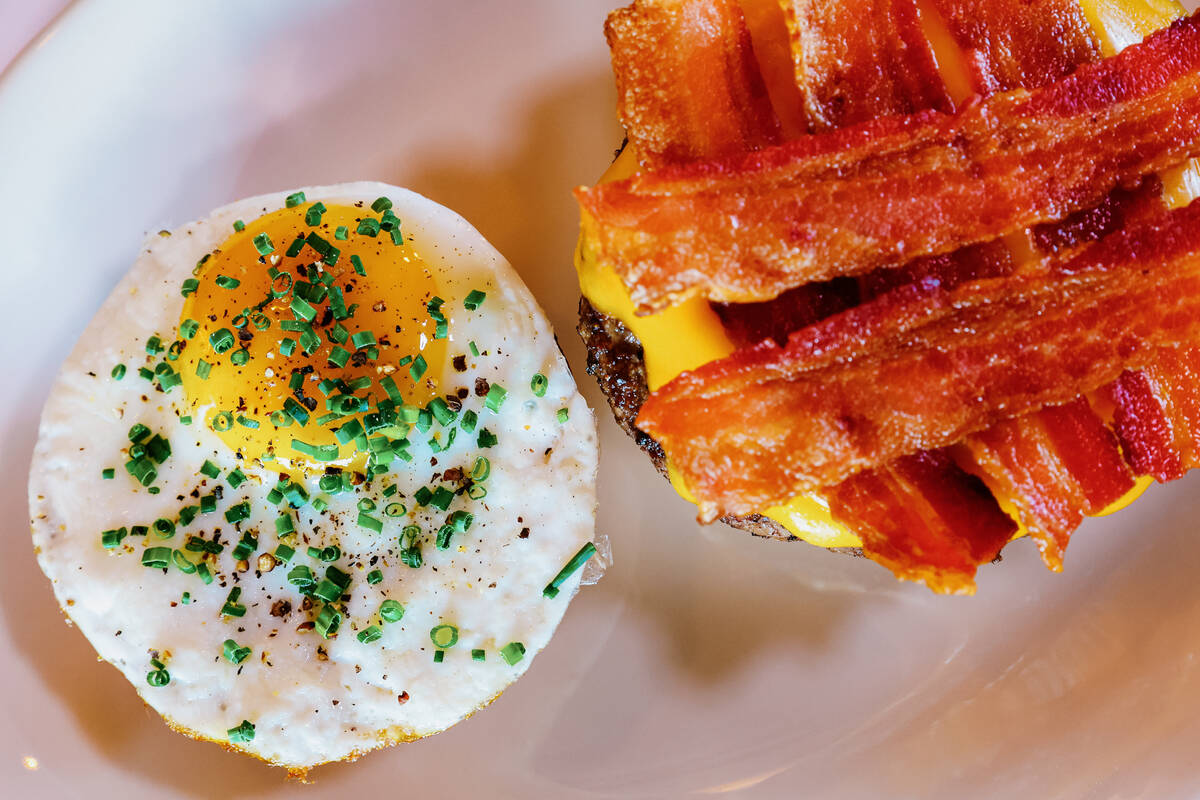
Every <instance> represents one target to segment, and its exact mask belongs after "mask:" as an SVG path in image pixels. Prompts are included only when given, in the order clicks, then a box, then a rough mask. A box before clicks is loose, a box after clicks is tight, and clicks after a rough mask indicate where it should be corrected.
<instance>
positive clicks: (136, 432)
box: [129, 422, 150, 442]
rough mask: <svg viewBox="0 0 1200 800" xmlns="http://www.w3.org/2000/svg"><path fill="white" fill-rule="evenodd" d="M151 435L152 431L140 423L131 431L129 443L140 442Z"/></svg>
mask: <svg viewBox="0 0 1200 800" xmlns="http://www.w3.org/2000/svg"><path fill="white" fill-rule="evenodd" d="M149 435H150V429H149V428H147V427H146V426H145V425H143V424H142V423H140V422H138V423H136V424H134V426H133V427H131V428H130V429H129V441H131V442H140V441H142V440H143V439H145V438H146V437H147V436H149Z"/></svg>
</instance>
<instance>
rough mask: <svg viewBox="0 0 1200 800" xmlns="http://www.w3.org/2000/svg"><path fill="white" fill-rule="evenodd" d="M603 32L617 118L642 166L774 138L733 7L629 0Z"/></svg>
mask: <svg viewBox="0 0 1200 800" xmlns="http://www.w3.org/2000/svg"><path fill="white" fill-rule="evenodd" d="M605 31H606V34H607V36H608V44H609V47H610V48H611V50H612V60H613V71H614V72H615V73H616V78H617V96H618V113H619V116H620V118H621V122H622V124H624V126H625V131H626V133H627V135H628V136H629V141H630V142H631V143H632V144H633V146H634V147H635V148H636V149H637V153H638V155H639V156H640V157H641V159H642V162H643V164H644V165H646V166H649V167H653V166H658V165H662V164H669V163H675V162H680V161H691V160H694V159H698V158H705V159H708V158H722V157H725V156H733V155H737V154H740V153H744V152H746V151H748V150H757V149H759V148H761V147H765V146H767V145H771V144H775V143H777V142H779V141H780V140H781V139H780V126H779V120H778V118H777V117H776V116H775V112H774V111H773V110H772V108H771V102H770V97H769V96H768V95H767V90H766V86H765V85H764V84H763V79H762V75H761V73H760V71H759V67H758V63H757V62H756V61H755V57H754V50H753V48H752V46H751V39H750V32H749V30H748V29H747V27H746V22H745V19H744V18H743V16H742V12H741V9H740V8H739V7H738V4H737V2H735V0H637V2H635V3H633V4H632V5H630V6H628V7H626V8H622V9H620V10H618V11H615V12H613V13H612V14H611V15H610V16H609V18H608V23H607V25H606V27H605Z"/></svg>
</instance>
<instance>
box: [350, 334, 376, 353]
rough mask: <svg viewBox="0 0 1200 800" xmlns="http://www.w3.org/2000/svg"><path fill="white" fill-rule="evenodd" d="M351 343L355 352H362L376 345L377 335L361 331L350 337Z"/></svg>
mask: <svg viewBox="0 0 1200 800" xmlns="http://www.w3.org/2000/svg"><path fill="white" fill-rule="evenodd" d="M350 343H351V344H352V345H354V349H355V350H362V349H364V348H367V347H371V346H372V345H374V344H375V334H374V333H372V332H371V331H359V332H358V333H356V334H354V335H353V336H351V337H350Z"/></svg>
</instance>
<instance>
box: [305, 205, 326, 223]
mask: <svg viewBox="0 0 1200 800" xmlns="http://www.w3.org/2000/svg"><path fill="white" fill-rule="evenodd" d="M327 210H328V209H326V208H325V204H324V203H322V202H320V201H317V202H316V203H313V204H312V205H311V206H309V207H308V211H306V212H305V213H304V223H305V224H306V225H308V226H309V227H313V228H315V227H317V226H318V225H320V224H321V217H322V216H324V214H325V212H326V211H327Z"/></svg>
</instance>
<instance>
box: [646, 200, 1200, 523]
mask: <svg viewBox="0 0 1200 800" xmlns="http://www.w3.org/2000/svg"><path fill="white" fill-rule="evenodd" d="M918 299H919V298H918ZM893 303H894V301H893V299H892V296H891V295H889V296H888V297H887V298H884V300H883V301H881V303H880V304H878V305H876V306H875V307H874V308H876V310H878V308H879V306H885V307H886V306H888V305H891V304H893ZM864 309H866V310H865V311H860V310H858V309H856V310H855V311H856V312H858V313H860V314H865V313H868V312H870V311H871V308H869V307H864ZM878 316H879V317H880V319H881V320H882V322H880V323H879V324H878V325H877V327H876V329H875V330H872V329H871V328H870V327H869V326H864V325H861V324H855V325H851V326H848V327H847V330H846V331H845V332H843V333H839V332H838V331H837V329H836V324H837V319H836V318H834V320H831V321H828V322H827V323H826V324H825V325H824V326H821V327H824V328H825V329H827V330H829V331H831V333H830V335H828V336H826V337H825V338H824V339H822V338H821V337H820V336H818V337H816V339H817V341H816V343H815V345H814V343H813V341H812V340H813V334H811V333H808V332H801V334H803V335H801V336H797V337H794V338H793V340H792V341H791V342H790V343H789V345H788V347H786V348H779V347H777V346H775V345H773V344H771V343H764V344H763V345H760V346H758V347H756V348H753V349H750V350H743V351H740V352H738V353H736V354H734V355H733V356H731V357H729V358H726V359H724V360H722V361H718V362H714V363H712V364H708V365H706V366H704V367H702V368H700V369H699V370H696V371H695V372H692V373H687V374H685V375H682V376H680V377H679V378H677V379H676V380H674V381H672V382H671V383H670V384H668V385H667V386H665V387H663V389H661V390H659V391H658V392H656V393H655V394H654V395H652V396H651V397H650V399H649V400H648V401H647V403H646V404H645V405H644V406H643V408H642V411H641V415H640V416H639V418H638V427H640V428H641V429H643V430H645V431H646V432H647V433H649V434H650V435H651V436H653V437H654V438H655V439H657V440H658V441H659V442H660V443H662V445H663V447H664V448H665V449H666V450H667V452H669V453H671V457H672V461H673V463H674V465H675V466H676V467H677V468H678V469H679V470H680V472H681V474H682V475H683V477H684V478H685V480H686V482H687V484H688V486H689V487H690V488H691V490H692V492H693V493H694V494H695V495H696V496H697V498H698V500H699V505H700V516H701V519H703V520H706V521H708V520H712V519H714V518H716V517H718V516H721V515H722V514H726V513H735V514H737V513H746V512H748V511H751V510H753V509H755V508H761V507H765V506H770V505H774V504H777V503H780V502H782V501H784V500H786V499H787V498H789V497H793V496H795V495H796V494H800V493H802V492H808V491H812V490H814V489H818V488H821V487H825V486H831V485H834V484H836V483H839V482H840V481H842V480H845V479H846V478H848V477H849V476H851V475H854V474H855V473H857V472H860V471H862V470H865V469H871V468H874V467H878V466H879V465H881V464H886V463H888V462H889V461H891V460H892V459H895V458H898V457H900V456H903V455H906V454H910V453H914V452H917V451H918V450H921V449H931V448H938V447H944V446H948V445H950V444H953V443H955V442H957V441H959V440H961V439H962V438H963V437H964V436H966V435H969V434H971V433H975V432H977V431H980V430H983V429H986V428H987V427H989V426H991V425H993V424H995V423H996V422H999V421H1000V420H1002V419H1007V418H1012V417H1015V416H1020V415H1022V414H1027V413H1031V412H1034V411H1037V410H1039V409H1041V408H1044V407H1045V406H1048V405H1055V404H1060V403H1066V402H1069V401H1070V400H1072V399H1074V398H1075V397H1077V396H1078V395H1079V394H1081V393H1084V392H1088V391H1091V390H1093V389H1096V388H1099V387H1101V386H1103V385H1105V384H1107V383H1108V382H1110V381H1112V380H1114V379H1116V378H1117V377H1118V376H1119V375H1120V374H1121V372H1122V370H1123V369H1125V368H1126V367H1139V366H1141V365H1142V363H1144V362H1145V360H1146V359H1148V358H1149V355H1148V354H1150V353H1152V351H1153V349H1154V348H1156V347H1160V346H1169V345H1172V344H1173V343H1175V342H1179V341H1186V340H1188V339H1189V338H1190V337H1193V336H1196V335H1198V334H1200V203H1196V204H1193V205H1191V206H1188V207H1186V208H1183V209H1179V210H1177V211H1173V212H1166V211H1163V212H1162V213H1160V215H1159V216H1158V217H1157V218H1156V219H1155V220H1154V221H1153V222H1147V223H1145V224H1142V225H1139V226H1136V227H1134V228H1131V229H1128V230H1125V231H1122V232H1120V233H1118V234H1116V235H1114V236H1111V237H1109V238H1107V239H1105V240H1103V241H1102V242H1099V243H1097V244H1095V245H1093V246H1091V247H1089V248H1087V249H1086V250H1084V251H1083V252H1082V253H1080V254H1079V255H1077V256H1075V257H1074V258H1072V259H1070V260H1069V261H1067V262H1065V263H1062V264H1058V265H1054V264H1052V263H1051V264H1046V265H1043V266H1042V268H1041V269H1039V270H1038V271H1036V272H1031V273H1029V274H1024V275H1018V276H1013V277H1009V278H1005V279H1001V280H995V281H981V282H976V283H972V284H968V285H966V286H964V287H961V288H959V289H957V290H954V291H953V292H944V291H943V292H940V293H939V292H937V291H936V287H934V288H933V289H930V290H929V294H928V296H927V298H926V299H925V300H924V301H921V302H915V303H914V302H913V300H912V298H910V300H909V303H908V304H907V305H904V306H903V307H902V308H900V309H899V310H898V311H895V312H893V311H890V310H884V311H879V312H878Z"/></svg>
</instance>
